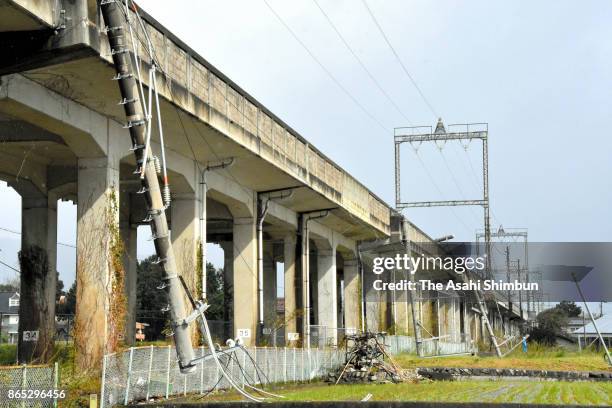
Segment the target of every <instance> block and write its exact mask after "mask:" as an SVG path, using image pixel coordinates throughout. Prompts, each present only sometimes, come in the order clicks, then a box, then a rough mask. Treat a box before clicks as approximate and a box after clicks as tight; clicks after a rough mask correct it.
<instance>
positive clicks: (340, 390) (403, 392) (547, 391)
mask: <svg viewBox="0 0 612 408" xmlns="http://www.w3.org/2000/svg"><path fill="white" fill-rule="evenodd" d="M274 392H276V393H278V394H280V395H283V396H284V397H286V399H287V400H290V401H359V400H361V399H362V398H363V397H365V396H366V395H367V394H369V393H370V394H372V398H371V400H373V401H377V400H378V401H435V402H493V403H502V402H512V403H537V404H564V405H603V406H605V405H610V404H612V383H604V382H550V381H535V382H527V381H454V382H448V381H442V382H424V383H419V384H412V383H403V384H378V385H377V384H365V385H361V384H355V385H334V386H331V385H328V384H324V383H314V384H298V385H292V386H285V387H277V388H276V389H275V390H274ZM239 399H241V397H240V396H239V395H237V394H235V393H233V392H227V393H217V394H214V395H212V396H208V397H207V398H206V399H205V401H228V400H239ZM178 401H189V402H195V401H198V398H197V397H192V398H190V399H186V400H178Z"/></svg>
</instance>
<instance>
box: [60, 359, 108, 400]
mask: <svg viewBox="0 0 612 408" xmlns="http://www.w3.org/2000/svg"><path fill="white" fill-rule="evenodd" d="M102 364H103V365H104V363H102ZM102 375H103V377H102V381H104V369H102ZM58 383H59V364H58V362H57V361H56V362H55V364H53V391H55V390H57V387H58ZM53 408H57V398H53Z"/></svg>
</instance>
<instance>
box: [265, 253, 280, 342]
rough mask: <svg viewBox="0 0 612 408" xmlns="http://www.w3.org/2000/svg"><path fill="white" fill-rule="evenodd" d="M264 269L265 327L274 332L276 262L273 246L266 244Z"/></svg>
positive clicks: (275, 323) (275, 324)
mask: <svg viewBox="0 0 612 408" xmlns="http://www.w3.org/2000/svg"><path fill="white" fill-rule="evenodd" d="M263 267H264V269H263V272H264V276H263V283H264V287H263V295H264V327H266V328H270V329H272V330H274V329H275V328H276V326H277V322H276V304H277V302H276V262H275V261H274V256H273V253H272V245H267V244H266V243H264V262H263ZM270 343H272V342H270Z"/></svg>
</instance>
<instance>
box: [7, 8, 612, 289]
mask: <svg viewBox="0 0 612 408" xmlns="http://www.w3.org/2000/svg"><path fill="white" fill-rule="evenodd" d="M141 3H142V6H143V7H144V8H145V9H146V10H147V11H148V12H149V13H150V14H151V15H152V16H153V17H155V18H156V19H158V21H160V22H161V23H162V24H163V25H165V26H166V27H168V28H169V29H170V30H171V31H173V32H174V33H175V34H176V35H177V36H178V37H179V38H181V39H182V40H183V41H185V42H186V43H187V44H189V45H190V46H191V47H192V48H193V49H195V50H196V51H197V52H199V53H200V54H201V55H202V56H203V57H204V58H205V59H207V60H208V61H209V62H211V63H212V64H214V65H215V66H216V67H217V68H219V69H220V70H221V71H223V72H224V73H225V74H226V75H228V76H229V77H230V78H232V79H233V80H234V81H235V82H236V83H238V84H239V85H240V86H241V87H242V88H244V89H245V90H247V91H248V92H249V93H251V95H253V96H254V97H255V98H257V99H258V100H259V101H260V102H262V103H263V104H264V105H266V106H267V107H268V108H269V109H270V110H272V111H273V112H275V113H276V114H277V115H278V116H279V117H281V118H282V119H283V120H284V121H285V122H286V123H288V124H289V125H290V126H292V127H293V128H294V129H295V130H297V131H298V132H300V133H301V134H302V136H304V137H305V138H306V139H308V140H309V141H310V142H311V143H313V144H314V145H316V146H317V147H318V148H319V149H321V150H322V151H323V152H325V153H326V154H327V155H328V156H329V157H330V158H332V159H333V160H334V161H336V163H338V164H339V165H340V166H342V167H343V168H344V169H345V170H347V171H349V172H350V173H351V174H353V175H354V176H356V177H357V179H359V180H360V181H361V182H363V183H364V184H365V185H366V186H367V187H368V188H370V189H371V190H372V191H374V192H375V193H376V194H378V195H379V196H380V197H381V198H383V199H384V200H385V201H386V202H387V203H389V204H393V203H394V200H395V198H394V176H393V128H394V127H399V126H409V125H435V121H436V118H437V116H440V117H442V118H443V120H444V122H445V123H466V122H487V123H488V124H489V131H490V133H489V138H490V141H489V183H490V191H491V193H490V196H491V208H492V212H493V218H492V225H493V227H494V228H497V226H498V225H499V224H503V225H504V227H505V228H510V227H527V228H529V239H530V240H531V241H610V235H609V234H610V231H611V230H612V228H611V227H612V221H611V219H612V217H610V207H611V206H612V185H611V184H612V183H611V181H610V175H611V174H612V160H611V159H610V156H611V153H610V152H611V151H612V137H611V135H610V130H609V129H608V126H609V119H610V118H611V117H612V112H611V110H612V104H611V102H610V89H612V75H611V70H610V68H611V65H612V42H611V41H610V38H612V24H610V21H612V3H611V2H608V1H582V2H575V1H538V2H532V1H495V2H492V1H414V0H412V1H390V0H386V1H381V0H368V5H369V7H370V9H371V10H372V12H373V14H374V15H375V16H376V18H377V19H378V22H379V23H380V25H381V27H382V29H383V30H384V32H385V34H386V35H387V37H388V39H389V41H390V42H391V44H392V45H393V46H394V47H395V50H396V51H397V53H398V55H399V56H400V58H401V60H402V61H403V63H404V65H405V67H406V69H407V70H408V72H409V73H410V74H411V76H412V77H413V79H414V80H415V81H416V83H417V84H418V87H419V88H420V90H421V91H422V93H423V95H424V96H425V98H426V99H427V100H428V101H429V104H430V105H431V107H432V108H431V109H430V108H429V107H428V106H427V104H426V103H425V101H424V99H423V98H422V97H421V96H420V95H419V93H418V91H417V90H416V88H415V87H414V85H413V84H412V83H411V81H410V80H409V78H408V76H407V75H406V74H405V72H404V71H403V70H402V68H401V66H400V65H399V64H398V62H397V61H396V59H395V57H394V55H393V53H392V52H391V50H390V49H389V47H388V46H387V45H386V43H385V41H384V39H383V37H382V36H381V34H380V33H379V31H378V29H377V28H376V26H375V25H374V23H373V21H372V19H371V17H370V15H369V14H368V12H367V9H366V8H365V6H364V5H363V3H362V2H361V1H358V0H351V1H348V0H345V1H340V0H319V5H320V6H321V8H322V9H323V10H324V11H325V12H326V13H327V15H328V16H329V18H330V19H331V20H332V22H333V23H334V24H335V26H336V28H337V29H338V31H339V32H340V33H341V34H342V35H343V36H344V37H345V39H346V41H347V42H348V44H349V45H350V47H352V49H353V50H354V52H355V53H356V54H357V56H358V57H359V58H360V59H361V60H362V61H363V63H364V64H365V66H366V67H367V68H368V70H369V71H370V72H371V74H372V75H373V76H374V77H375V78H376V81H378V83H379V84H380V86H381V87H382V88H383V89H384V92H385V93H386V94H387V95H388V96H389V97H390V99H392V100H393V102H394V103H395V104H396V105H397V106H398V107H399V111H398V109H396V108H395V107H394V105H393V104H392V103H390V102H389V101H388V100H387V98H386V97H385V96H384V94H383V93H382V92H381V91H380V90H379V89H378V88H377V86H376V85H375V84H374V82H373V81H372V80H371V79H370V78H369V76H368V75H367V74H366V73H365V72H364V70H363V69H362V68H361V67H360V66H359V65H358V63H357V62H356V60H355V58H354V57H353V56H352V55H351V53H350V52H349V51H348V50H347V48H346V47H345V45H344V44H343V43H342V42H341V40H340V39H339V37H338V35H337V34H336V32H335V31H334V30H333V29H332V27H331V26H330V24H329V23H328V21H327V20H326V18H325V17H324V15H323V14H322V13H321V11H320V10H319V8H318V7H317V5H316V3H314V1H312V0H307V1H306V0H304V1H280V0H269V4H270V5H271V6H272V8H273V9H274V10H275V11H276V12H277V13H278V14H279V15H280V16H281V17H282V18H283V19H284V20H285V21H286V23H287V24H288V25H289V27H290V28H291V29H292V30H293V31H294V32H295V34H296V35H297V36H298V37H299V38H300V40H301V41H302V42H303V43H304V44H305V45H306V46H307V47H308V48H309V50H310V51H311V53H312V54H313V55H314V56H315V57H316V58H317V59H318V60H319V61H320V63H321V64H322V65H323V66H324V67H325V70H327V72H329V73H330V74H331V75H332V76H334V77H335V78H336V80H337V81H338V82H339V83H340V86H339V85H338V84H337V83H336V82H334V81H333V80H332V79H331V78H330V76H329V75H328V74H327V73H326V71H325V70H324V69H323V68H321V66H320V65H319V64H318V63H317V62H315V61H314V60H313V58H312V57H311V56H310V55H309V54H308V52H307V51H306V50H305V49H304V48H302V46H301V45H300V44H299V43H298V42H297V41H296V39H295V38H294V37H293V36H292V35H291V34H290V33H289V31H288V30H287V28H286V27H285V26H283V25H282V24H281V23H280V22H279V20H278V19H277V17H276V16H275V15H274V14H273V13H272V12H271V10H270V9H269V8H268V6H267V5H266V3H265V2H264V1H263V0H249V1H223V2H222V1H195V0H192V1H179V0H174V1H172V2H168V1H162V0H147V1H142V2H141ZM341 87H342V88H343V89H345V90H346V91H347V92H348V93H349V94H350V96H348V95H347V93H346V92H345V91H343V90H342V89H341ZM355 101H357V102H355ZM364 110H365V111H367V113H365V112H364ZM400 111H401V112H400ZM434 112H435V114H434ZM480 148H481V145H480V142H473V143H471V144H470V145H469V146H465V149H464V147H463V146H461V145H460V144H459V143H458V142H452V143H450V142H449V143H448V144H446V145H444V146H435V145H429V146H426V145H425V144H424V145H422V146H420V147H419V148H418V151H416V152H415V150H414V149H413V148H412V147H411V146H410V145H405V146H404V147H403V148H402V151H401V153H402V179H403V182H402V199H403V200H406V201H418V200H440V199H474V198H480V196H481V195H482V179H481V178H482V174H481V166H482V161H481V150H480ZM417 154H418V155H417ZM422 164H424V165H425V168H426V169H424V167H423V165H422ZM432 179H433V180H434V182H432ZM440 191H441V192H442V193H443V194H440ZM0 200H1V201H2V202H3V210H4V211H2V212H0V227H4V228H10V229H13V230H17V231H19V230H20V228H21V226H20V221H19V214H20V202H19V197H18V196H17V195H16V194H15V193H14V192H13V191H12V190H10V189H8V188H7V187H6V186H5V185H4V184H2V186H0ZM406 213H407V215H408V216H409V217H410V218H411V219H412V220H413V222H415V223H416V224H417V225H419V226H420V227H421V228H422V229H423V230H424V231H425V232H427V233H428V234H430V235H431V236H433V237H438V236H442V235H447V234H453V235H455V237H456V239H459V240H473V236H474V231H475V230H476V229H477V228H482V209H481V208H478V207H475V208H465V207H462V208H459V207H458V208H454V209H448V208H440V209H415V210H412V211H408V212H406ZM59 217H60V227H59V231H60V232H59V240H60V241H62V242H67V243H74V242H75V230H76V227H75V225H76V211H75V208H74V206H72V204H70V203H65V204H62V205H61V206H60V215H59ZM141 231H143V233H142V234H140V235H141V236H146V237H148V236H149V233H148V232H146V231H144V230H142V229H141ZM0 248H1V249H2V252H0V260H2V261H4V262H6V263H9V264H11V265H16V264H17V256H16V253H17V250H18V249H19V236H18V235H16V234H11V233H7V232H1V231H0ZM58 249H59V253H58V269H59V270H60V272H61V274H62V278H63V279H64V280H65V281H66V282H67V283H68V284H69V283H71V282H72V280H73V279H74V258H75V255H74V249H73V248H70V247H59V248H58ZM151 251H152V247H151V246H150V245H148V246H147V245H145V243H144V241H143V240H142V239H141V242H140V247H139V255H140V256H144V255H146V254H148V253H150V252H151ZM212 257H213V260H214V261H215V262H216V263H217V264H220V263H222V260H221V259H222V258H221V257H220V256H219V252H218V251H216V252H213V253H212ZM11 276H14V273H13V272H12V271H10V270H9V269H8V268H6V267H4V266H0V280H2V279H6V278H8V277H11Z"/></svg>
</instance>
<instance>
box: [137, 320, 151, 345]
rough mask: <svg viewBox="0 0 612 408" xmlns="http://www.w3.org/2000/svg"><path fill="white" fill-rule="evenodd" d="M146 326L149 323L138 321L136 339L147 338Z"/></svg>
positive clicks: (142, 339)
mask: <svg viewBox="0 0 612 408" xmlns="http://www.w3.org/2000/svg"><path fill="white" fill-rule="evenodd" d="M145 327H149V324H148V323H140V322H136V341H144V340H145Z"/></svg>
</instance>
